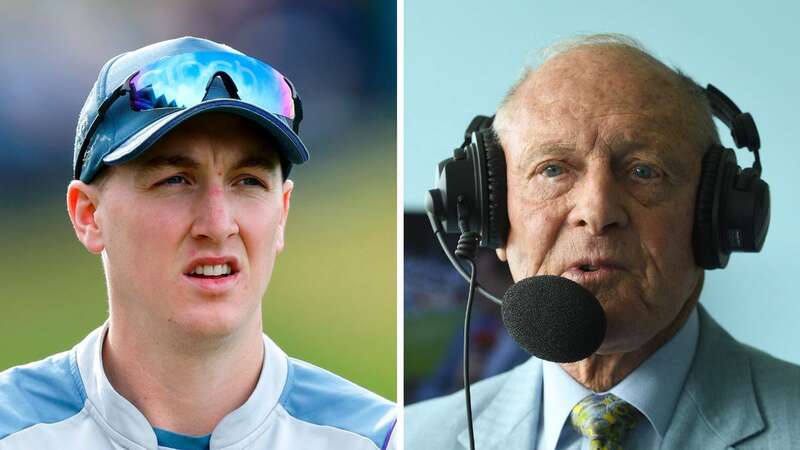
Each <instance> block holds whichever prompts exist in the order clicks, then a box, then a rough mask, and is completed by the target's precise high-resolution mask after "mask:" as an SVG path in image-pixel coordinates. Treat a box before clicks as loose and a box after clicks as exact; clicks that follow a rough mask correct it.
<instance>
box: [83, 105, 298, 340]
mask: <svg viewBox="0 0 800 450" xmlns="http://www.w3.org/2000/svg"><path fill="white" fill-rule="evenodd" d="M270 145H272V144H271V143H270V142H269V141H267V140H266V139H265V138H264V137H263V135H261V134H260V133H259V131H258V129H257V127H256V126H254V125H253V124H252V123H250V122H249V121H247V120H245V119H243V118H240V117H238V116H233V115H228V114H221V113H212V114H205V115H200V116H198V117H196V118H193V119H190V120H189V121H187V122H186V123H184V124H182V125H180V126H179V127H177V128H176V129H175V130H173V131H171V132H170V133H169V134H168V135H166V136H165V137H164V138H162V139H161V140H160V141H159V142H158V143H156V144H155V145H154V146H153V148H151V149H149V150H148V151H147V152H146V153H144V154H143V155H141V156H140V157H138V158H137V159H136V160H134V161H132V162H130V163H126V164H123V165H121V166H118V167H114V168H112V169H110V170H112V172H111V173H110V174H109V176H108V179H107V180H106V182H105V185H104V187H103V189H101V192H100V196H99V202H98V203H99V204H98V207H97V212H96V220H97V222H98V226H99V228H100V230H101V233H102V240H103V245H104V250H105V266H106V275H107V279H108V284H109V292H110V294H111V300H112V304H111V307H112V312H113V309H114V308H122V310H123V311H124V312H125V314H124V315H118V316H115V317H123V318H124V319H125V320H126V321H130V322H131V323H129V324H128V326H136V325H137V322H142V321H146V322H147V323H148V325H150V326H152V325H153V324H155V325H156V326H165V327H177V328H178V329H182V330H183V331H186V332H190V333H196V334H200V335H208V334H212V335H226V334H229V333H232V332H234V331H236V330H237V329H239V328H241V326H242V325H243V324H244V323H246V322H249V323H251V324H252V322H253V321H257V322H259V323H260V318H261V308H260V302H261V297H262V295H263V294H264V291H265V290H266V287H267V284H268V283H269V279H270V275H271V273H272V268H273V264H274V262H275V258H276V256H277V254H278V253H279V252H280V251H281V249H282V248H283V229H284V225H285V223H286V218H287V213H288V209H289V198H290V194H291V187H292V186H291V182H289V181H287V182H283V181H282V178H281V169H280V164H279V162H278V157H277V154H276V153H275V149H274V148H266V147H268V146H270ZM138 325H141V323H138Z"/></svg>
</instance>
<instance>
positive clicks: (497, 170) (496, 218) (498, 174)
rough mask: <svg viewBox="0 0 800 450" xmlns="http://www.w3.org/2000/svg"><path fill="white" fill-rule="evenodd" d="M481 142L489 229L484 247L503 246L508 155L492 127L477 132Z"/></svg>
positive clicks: (506, 223)
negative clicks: (506, 155)
mask: <svg viewBox="0 0 800 450" xmlns="http://www.w3.org/2000/svg"><path fill="white" fill-rule="evenodd" d="M476 134H477V136H478V139H479V140H480V142H479V143H478V149H479V150H480V152H479V153H480V155H481V157H482V158H483V159H484V162H485V167H486V183H485V186H486V189H487V191H488V192H486V193H485V196H484V198H486V199H488V201H487V205H486V206H487V208H486V211H487V215H488V217H487V222H486V223H487V228H488V229H487V230H485V231H486V234H485V238H484V244H483V245H484V247H490V248H499V247H503V246H504V245H505V243H506V238H507V237H508V206H507V185H506V183H507V181H506V157H505V154H503V148H502V147H501V146H500V140H499V139H498V138H497V136H496V135H495V133H494V130H493V129H492V128H484V129H482V130H480V132H478V133H476Z"/></svg>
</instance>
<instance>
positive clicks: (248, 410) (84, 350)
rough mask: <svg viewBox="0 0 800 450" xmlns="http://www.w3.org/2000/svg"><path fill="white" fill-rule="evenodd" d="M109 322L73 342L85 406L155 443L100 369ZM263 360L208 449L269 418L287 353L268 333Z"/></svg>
mask: <svg viewBox="0 0 800 450" xmlns="http://www.w3.org/2000/svg"><path fill="white" fill-rule="evenodd" d="M107 331H108V323H105V324H104V325H103V326H101V327H100V328H98V329H96V330H94V331H93V332H92V333H91V334H89V336H87V337H86V338H85V339H84V340H83V341H81V343H79V344H78V345H77V346H76V347H75V350H74V351H75V352H76V353H77V361H78V370H79V372H80V378H81V381H82V383H83V387H84V390H85V392H86V397H87V402H86V408H87V410H88V412H89V414H90V415H92V417H94V418H95V420H96V421H97V422H98V424H100V425H101V426H102V427H104V428H110V429H111V430H107V431H109V434H110V435H122V437H124V439H127V440H130V441H133V442H135V443H137V444H139V445H141V446H144V447H146V448H155V447H156V445H157V438H156V435H155V432H154V431H153V428H152V426H151V425H150V423H149V422H148V421H147V419H146V418H145V417H144V415H143V414H142V413H141V412H140V411H139V410H138V409H136V407H135V406H134V405H133V404H132V403H131V402H129V401H128V400H127V399H125V398H124V397H122V395H120V394H119V393H118V392H117V391H116V390H114V388H113V386H111V383H110V382H109V381H108V378H107V377H106V374H105V370H104V369H103V358H102V349H103V341H104V339H105V336H106V332H107ZM263 340H264V362H263V364H262V367H261V374H260V375H259V378H258V382H257V384H256V387H255V389H254V390H253V393H252V394H250V397H249V398H248V399H247V401H245V403H244V404H243V405H242V406H240V407H239V408H237V409H235V410H233V411H231V412H230V413H228V415H226V416H225V417H223V419H222V420H221V421H220V422H219V424H217V426H216V427H215V428H214V431H213V432H212V434H211V448H218V447H226V446H230V445H233V444H235V443H236V442H238V441H241V440H242V439H244V438H245V437H247V436H249V435H250V434H251V433H254V432H256V431H257V430H258V429H263V428H264V427H265V426H266V425H267V424H268V421H267V420H266V419H267V417H268V416H269V415H270V414H271V413H272V411H273V410H274V409H275V406H276V405H277V404H278V399H279V398H280V395H281V392H282V391H283V387H284V385H285V383H286V375H287V372H288V369H287V368H288V359H287V356H286V354H285V353H284V352H283V351H282V350H281V349H280V348H279V347H278V346H277V345H276V344H275V343H274V342H273V341H272V340H271V339H270V338H269V337H267V336H266V335H263ZM111 431H113V432H111Z"/></svg>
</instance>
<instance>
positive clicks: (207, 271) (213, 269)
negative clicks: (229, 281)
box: [186, 264, 236, 279]
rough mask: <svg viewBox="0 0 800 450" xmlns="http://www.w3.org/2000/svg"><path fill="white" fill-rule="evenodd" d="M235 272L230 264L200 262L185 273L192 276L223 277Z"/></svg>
mask: <svg viewBox="0 0 800 450" xmlns="http://www.w3.org/2000/svg"><path fill="white" fill-rule="evenodd" d="M234 274H236V271H234V270H233V268H232V267H231V265H230V264H213V265H211V264H200V265H197V266H196V267H195V268H194V270H192V271H191V272H189V273H187V274H186V275H188V276H190V277H193V278H206V279H208V278H212V279H213V278H225V277H228V276H231V275H234Z"/></svg>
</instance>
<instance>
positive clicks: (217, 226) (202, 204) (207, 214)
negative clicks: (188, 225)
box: [191, 187, 239, 242]
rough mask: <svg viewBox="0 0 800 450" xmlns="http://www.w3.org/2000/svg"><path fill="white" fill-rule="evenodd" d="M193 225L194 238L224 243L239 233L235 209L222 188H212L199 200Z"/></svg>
mask: <svg viewBox="0 0 800 450" xmlns="http://www.w3.org/2000/svg"><path fill="white" fill-rule="evenodd" d="M195 208H196V209H195V219H194V223H193V224H192V231H191V232H192V236H193V237H194V238H196V239H210V240H212V241H215V242H224V241H225V240H226V239H227V238H229V237H230V236H233V235H235V234H237V233H238V232H239V225H238V224H237V222H236V218H235V217H234V214H233V207H232V205H231V204H230V201H229V200H228V199H227V198H226V197H225V193H224V191H223V189H222V187H210V188H209V189H207V190H206V191H205V192H204V193H203V194H201V198H199V199H198V201H197V204H196V207H195Z"/></svg>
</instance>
